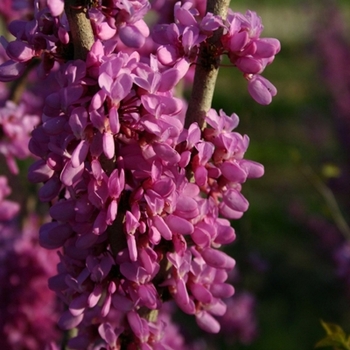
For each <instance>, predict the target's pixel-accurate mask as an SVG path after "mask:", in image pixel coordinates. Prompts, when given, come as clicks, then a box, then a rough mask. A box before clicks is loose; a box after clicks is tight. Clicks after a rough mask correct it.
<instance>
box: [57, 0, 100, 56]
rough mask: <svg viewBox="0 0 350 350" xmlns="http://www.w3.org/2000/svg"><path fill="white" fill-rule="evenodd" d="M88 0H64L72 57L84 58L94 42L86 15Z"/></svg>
mask: <svg viewBox="0 0 350 350" xmlns="http://www.w3.org/2000/svg"><path fill="white" fill-rule="evenodd" d="M88 2H89V1H88V0H65V1H64V10H65V12H66V15H67V18H68V22H69V27H70V32H71V35H72V40H73V45H74V59H76V60H77V59H81V60H85V59H86V56H87V53H88V52H89V51H90V49H91V46H92V44H93V43H94V33H93V31H92V27H91V23H90V20H89V18H88V16H87V7H88Z"/></svg>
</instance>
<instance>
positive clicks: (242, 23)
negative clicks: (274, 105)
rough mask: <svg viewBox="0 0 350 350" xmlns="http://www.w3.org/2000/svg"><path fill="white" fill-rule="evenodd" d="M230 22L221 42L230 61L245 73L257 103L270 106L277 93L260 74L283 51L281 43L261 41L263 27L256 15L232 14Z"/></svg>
mask: <svg viewBox="0 0 350 350" xmlns="http://www.w3.org/2000/svg"><path fill="white" fill-rule="evenodd" d="M227 22H228V25H227V33H226V34H225V35H223V37H222V39H221V41H222V43H223V46H224V49H225V50H227V52H228V56H229V58H230V61H231V62H232V63H233V64H234V65H235V66H236V67H237V68H238V69H239V70H240V71H242V72H243V73H244V75H245V77H246V79H247V80H248V91H249V93H250V94H251V96H252V97H253V98H254V100H256V101H257V102H259V103H261V104H263V105H265V104H269V103H271V100H272V97H273V96H275V95H276V93H277V90H276V88H275V87H274V86H273V85H272V84H271V83H270V82H269V81H268V80H267V79H265V78H263V77H261V76H260V73H262V72H263V70H264V69H265V67H266V66H267V65H268V64H270V63H271V62H272V61H273V60H274V58H275V55H276V54H277V53H278V52H279V51H280V48H281V47H280V42H279V41H278V40H277V39H275V38H260V34H261V32H262V30H263V28H264V27H263V25H262V23H261V19H260V17H258V16H257V14H256V13H255V12H252V11H247V13H246V14H245V15H242V14H240V13H234V12H232V11H230V12H229V14H228V18H227Z"/></svg>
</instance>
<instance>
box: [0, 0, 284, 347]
mask: <svg viewBox="0 0 350 350" xmlns="http://www.w3.org/2000/svg"><path fill="white" fill-rule="evenodd" d="M150 8H151V6H150V4H149V2H148V1H145V0H140V1H128V0H123V1H109V2H105V1H96V2H94V3H93V4H92V6H91V8H90V9H89V10H88V11H89V18H90V22H91V27H92V29H93V34H94V43H93V45H92V47H91V50H90V51H89V53H88V54H87V57H86V59H85V57H84V60H83V59H77V60H72V55H71V53H70V50H71V49H72V46H74V42H72V33H71V32H70V29H69V21H68V18H67V16H66V14H65V12H64V5H63V1H62V0H48V1H47V7H44V8H42V7H40V6H39V2H38V1H35V6H34V18H33V19H32V20H31V21H29V22H25V21H15V22H13V24H12V25H10V31H11V33H12V34H13V35H14V36H15V38H16V39H15V40H14V41H12V42H7V41H6V40H4V39H3V40H2V42H3V45H4V47H5V49H6V53H7V55H8V56H9V60H8V61H6V62H5V63H3V64H2V65H0V79H2V80H3V81H11V80H13V79H15V78H17V77H19V76H20V75H21V74H22V73H23V71H24V69H25V68H26V67H27V66H28V64H29V62H30V61H31V60H32V59H33V57H41V64H40V67H39V73H40V74H41V75H42V76H45V75H48V76H49V77H50V78H52V77H54V80H55V82H54V84H53V86H55V87H57V88H56V89H55V90H54V91H52V92H49V93H48V94H47V96H46V97H45V103H44V106H43V109H42V119H41V124H40V125H39V126H37V127H36V128H35V129H34V130H33V133H32V138H31V140H30V143H29V150H30V151H31V152H32V153H33V154H34V155H35V156H36V157H37V159H38V160H37V161H36V162H35V163H34V164H33V165H32V166H31V167H30V169H29V174H28V177H29V180H30V181H31V182H33V183H43V186H42V187H41V188H40V190H39V198H40V200H41V201H43V202H50V204H51V206H50V210H49V213H50V216H51V219H52V221H51V222H48V223H45V224H44V225H42V226H41V228H40V232H39V239H40V244H41V245H42V246H43V247H45V248H47V249H53V250H57V249H59V248H62V250H60V253H59V256H60V262H59V264H58V273H57V275H56V276H53V277H51V278H50V280H49V286H50V288H51V289H52V290H54V291H55V292H56V294H57V295H58V296H59V298H60V299H61V300H62V301H63V302H64V303H65V304H66V305H67V309H66V311H64V312H63V313H62V315H61V317H60V320H59V322H58V324H59V326H60V327H61V328H62V329H64V330H69V329H72V328H77V335H76V336H75V337H74V338H72V339H70V340H69V343H68V346H69V347H70V348H72V349H87V348H92V347H94V346H96V347H98V346H104V347H107V349H119V348H124V347H125V346H127V345H128V344H135V346H137V347H140V348H142V349H163V348H165V345H164V342H165V340H164V339H165V338H164V337H165V327H166V324H165V322H164V321H163V320H162V318H161V317H160V318H158V319H157V314H158V313H159V312H161V310H162V308H163V304H164V302H166V301H168V300H170V299H173V300H174V301H175V302H176V304H177V306H178V307H179V308H180V309H181V310H182V311H183V312H185V313H186V314H190V315H193V316H194V317H195V319H196V322H197V324H198V325H199V327H201V328H202V329H204V330H205V331H207V332H210V333H217V332H219V330H220V323H219V322H218V320H217V319H216V316H222V315H224V314H225V312H226V308H227V306H226V304H225V303H224V301H223V299H225V298H228V297H230V296H232V295H233V293H234V289H233V287H232V286H231V285H230V284H228V283H227V281H226V280H227V277H228V272H229V271H230V270H232V269H233V267H234V265H235V261H234V259H233V258H231V257H230V256H228V255H227V254H226V253H224V252H223V251H221V250H219V248H220V247H221V246H223V245H227V244H229V243H231V242H233V241H234V239H235V231H234V229H233V228H232V227H231V224H230V221H229V220H231V219H238V218H240V217H241V216H242V215H243V213H244V212H245V211H246V210H247V209H248V201H247V200H246V198H245V197H244V196H243V195H242V193H241V189H242V184H243V183H244V182H245V181H246V180H247V179H248V178H258V177H260V176H262V175H263V172H264V169H263V166H262V165H260V164H258V163H255V162H253V161H250V160H246V159H244V154H245V152H246V150H247V148H248V145H249V138H248V137H247V136H246V135H244V136H242V135H241V134H239V133H237V132H236V131H235V128H236V127H237V125H238V122H239V119H238V116H237V115H236V114H234V113H233V114H232V115H231V116H228V115H226V114H225V113H224V112H223V111H220V112H219V113H217V112H216V111H215V110H213V109H211V110H210V111H208V112H207V114H206V116H205V122H206V126H205V127H204V128H203V129H200V127H199V126H198V124H197V123H196V122H195V123H192V124H191V125H190V126H189V127H188V128H185V127H184V119H185V114H186V104H185V103H184V101H183V100H182V99H180V98H179V97H175V88H176V86H177V84H178V83H179V81H180V80H181V79H182V78H183V77H184V76H185V75H186V74H187V72H188V69H189V67H190V65H191V64H193V63H196V62H197V59H198V54H199V48H200V46H201V45H203V44H205V43H206V40H207V39H208V38H210V37H211V36H212V35H213V33H214V32H215V31H216V30H218V29H219V28H221V29H222V30H226V31H227V34H225V35H226V36H224V37H223V39H222V42H223V43H224V44H223V46H219V47H218V49H217V54H218V55H221V54H222V53H227V54H228V55H229V56H230V58H231V60H232V61H233V62H234V63H235V65H237V66H238V67H239V68H240V69H242V67H243V63H242V62H241V61H242V60H241V61H239V60H234V55H235V54H237V55H238V54H239V55H241V57H242V59H243V58H244V57H245V58H246V59H248V60H255V61H256V62H258V61H259V60H260V61H261V62H260V61H259V62H260V69H259V70H254V72H253V73H252V72H247V71H245V73H248V74H258V73H260V72H261V71H262V70H263V68H264V67H265V66H266V65H267V64H268V63H270V62H271V61H272V56H273V55H274V54H276V53H277V52H278V50H279V43H278V42H277V40H275V41H273V40H272V39H271V40H269V39H267V40H265V41H264V40H262V39H259V38H258V37H259V34H260V31H261V30H260V29H261V24H259V23H260V22H259V20H258V17H257V16H256V15H255V14H253V13H251V21H250V22H249V20H248V19H247V18H248V17H249V16H248V17H244V16H243V15H237V14H235V15H233V14H230V16H229V17H228V19H227V20H226V21H223V20H222V19H221V18H220V17H219V16H214V15H213V14H211V13H208V14H206V15H205V16H202V17H201V16H200V15H199V11H197V10H196V9H195V8H194V7H193V4H191V3H189V2H184V3H183V4H181V2H177V3H176V4H175V6H174V15H175V22H174V23H170V24H167V23H166V24H164V25H156V26H155V28H153V30H152V33H153V35H152V38H153V40H154V43H153V47H155V49H154V50H153V52H151V53H150V54H149V53H147V55H145V51H142V46H143V45H144V44H145V42H146V37H148V35H149V32H150V30H149V27H148V26H147V25H146V22H145V21H144V20H143V17H144V15H145V14H146V13H147V12H148V10H149V9H150ZM243 18H246V20H245V21H243ZM238 19H241V20H240V26H241V27H240V28H239V29H237V30H236V29H233V27H234V26H235V24H234V23H236V22H237V21H238ZM228 23H231V24H228ZM254 26H257V27H258V28H260V29H259V30H255V27H254ZM231 27H232V29H231ZM235 28H236V27H235ZM254 30H255V33H252V32H253V31H254ZM236 32H237V33H238V32H239V33H243V32H245V33H246V34H244V33H243V34H237V33H236ZM236 34H237V35H238V36H239V38H241V37H244V38H245V39H244V40H243V41H244V42H243V41H242V40H241V41H242V45H241V46H240V47H238V45H236V46H235V45H234V42H237V41H239V40H238V39H235V38H234V36H235V35H236ZM224 38H225V39H224ZM229 42H230V43H231V44H227V45H226V43H229ZM220 45H221V44H220ZM225 45H226V46H225ZM123 47H124V49H123ZM136 49H140V50H136ZM146 51H147V50H146ZM268 55H270V56H268ZM251 57H252V58H251ZM238 62H241V63H238ZM246 66H249V64H247V65H246ZM256 79H258V78H256ZM259 79H261V78H259ZM252 80H253V78H252V79H251V81H252ZM255 85H256V84H255ZM253 90H254V89H253ZM254 91H256V89H255V90H254ZM274 94H275V91H274V92H273V93H271V94H270V95H274ZM256 96H257V95H256V94H253V97H254V98H255V99H256V100H258V102H263V103H266V100H264V99H263V98H260V97H256ZM259 96H260V95H259ZM264 96H265V95H264ZM10 107H11V104H10V105H9V106H8V108H10ZM32 120H33V119H32ZM169 341H170V340H169ZM169 348H170V345H169Z"/></svg>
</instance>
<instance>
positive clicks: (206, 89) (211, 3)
mask: <svg viewBox="0 0 350 350" xmlns="http://www.w3.org/2000/svg"><path fill="white" fill-rule="evenodd" d="M229 4H230V0H208V2H207V9H206V11H207V12H211V13H213V14H214V15H219V16H221V17H222V18H223V19H226V16H227V10H228V7H229ZM222 32H223V29H222V28H219V29H218V30H217V31H215V32H214V34H213V36H212V37H210V38H209V39H208V40H207V41H206V42H203V43H202V44H201V47H200V52H199V57H198V60H197V66H196V72H195V76H194V83H193V87H192V94H191V98H190V101H189V104H188V109H187V113H186V120H185V127H186V128H188V127H189V126H190V125H191V124H192V123H194V122H197V123H198V125H199V126H200V127H202V126H203V125H204V118H205V115H206V113H207V112H208V111H209V109H210V108H211V104H212V100H213V95H214V89H215V84H216V79H217V76H218V72H219V65H220V62H221V57H219V56H218V55H217V52H218V48H219V47H220V46H221V42H220V38H221V35H222Z"/></svg>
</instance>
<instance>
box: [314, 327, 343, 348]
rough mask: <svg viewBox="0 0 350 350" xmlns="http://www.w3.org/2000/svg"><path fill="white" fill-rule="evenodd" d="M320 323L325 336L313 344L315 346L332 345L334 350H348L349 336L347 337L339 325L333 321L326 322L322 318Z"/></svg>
mask: <svg viewBox="0 0 350 350" xmlns="http://www.w3.org/2000/svg"><path fill="white" fill-rule="evenodd" d="M321 324H322V327H323V328H324V329H325V331H326V333H327V336H326V337H325V338H323V339H321V340H320V341H319V342H318V343H317V344H316V345H315V347H316V348H321V347H327V346H332V347H333V349H335V350H341V349H343V350H350V336H349V337H348V338H347V337H346V334H345V332H344V331H343V329H342V328H341V327H340V326H338V325H337V324H334V323H326V322H324V321H322V320H321Z"/></svg>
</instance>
